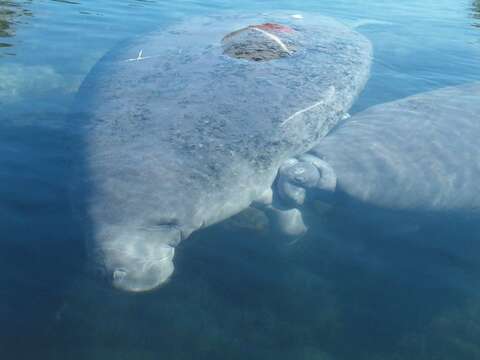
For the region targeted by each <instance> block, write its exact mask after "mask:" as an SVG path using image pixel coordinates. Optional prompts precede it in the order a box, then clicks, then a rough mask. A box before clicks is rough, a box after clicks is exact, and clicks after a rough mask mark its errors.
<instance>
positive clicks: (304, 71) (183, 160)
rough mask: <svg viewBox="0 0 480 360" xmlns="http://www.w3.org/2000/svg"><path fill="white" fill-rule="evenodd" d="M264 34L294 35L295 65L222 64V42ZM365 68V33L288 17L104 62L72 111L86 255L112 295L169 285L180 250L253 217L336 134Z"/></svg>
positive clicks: (198, 21) (214, 22)
mask: <svg viewBox="0 0 480 360" xmlns="http://www.w3.org/2000/svg"><path fill="white" fill-rule="evenodd" d="M266 22H278V23H282V24H285V25H288V26H290V27H292V28H294V29H296V30H297V32H298V37H297V38H296V41H297V44H296V45H297V47H296V51H295V53H294V54H293V55H292V56H286V57H282V58H279V59H274V60H270V61H248V60H244V59H235V58H232V57H230V56H227V55H224V54H223V53H222V51H223V48H222V39H223V37H224V36H225V35H226V34H228V33H230V32H232V31H235V30H238V29H242V28H244V27H246V26H248V25H250V24H262V23H266ZM370 62H371V45H370V43H369V41H368V40H366V39H365V38H364V37H363V36H361V35H360V34H358V33H356V32H354V31H352V30H350V29H349V28H347V27H345V26H343V25H341V24H339V23H337V22H335V21H333V20H331V19H328V18H324V17H321V16H316V15H311V14H309V15H305V17H304V19H296V18H294V17H291V16H290V15H289V14H285V13H278V14H274V15H255V16H218V17H207V18H194V19H188V20H187V21H185V22H183V23H180V24H179V25H176V26H173V27H170V28H168V29H166V30H163V31H160V32H153V33H150V34H148V35H146V36H143V37H139V38H136V39H134V40H132V41H130V42H128V43H126V44H123V45H122V46H119V47H117V48H116V49H115V50H113V51H112V52H110V53H109V54H107V55H106V56H105V57H104V58H103V59H102V60H101V61H99V63H98V64H97V65H96V66H95V67H94V69H93V70H92V71H91V73H90V74H89V75H88V77H87V79H86V80H85V81H84V83H83V85H82V87H81V89H80V92H79V96H78V101H77V107H78V109H79V111H80V112H83V113H86V115H87V116H88V121H87V128H86V129H85V134H86V135H85V136H86V149H87V154H86V167H87V168H86V172H87V178H86V179H85V181H86V185H85V186H86V187H87V188H88V193H89V195H88V199H87V214H88V217H89V218H90V220H91V222H92V226H93V231H92V234H91V236H90V237H91V239H90V240H91V241H90V242H89V246H90V251H91V252H92V253H93V254H94V255H93V256H94V260H95V261H96V262H97V263H98V265H99V266H101V267H102V268H103V269H104V270H105V272H106V273H107V274H108V276H109V278H110V279H112V281H113V284H114V286H116V287H118V288H120V289H124V290H127V291H145V290H150V289H153V288H155V287H157V286H159V285H161V284H162V283H164V282H165V281H166V280H167V279H168V278H169V277H170V275H171V274H172V272H173V269H174V266H173V262H172V260H173V254H174V248H175V246H176V245H177V244H178V243H179V242H180V241H182V240H183V239H185V238H186V237H188V236H189V235H190V234H191V233H192V232H193V231H195V230H197V229H200V228H202V227H205V226H208V225H210V224H213V223H216V222H219V221H221V220H223V219H225V218H227V217H229V216H232V215H233V214H236V213H238V212H239V211H241V210H243V209H245V208H246V207H248V206H249V205H250V204H251V203H252V201H254V200H255V199H257V198H259V197H260V196H261V195H262V194H263V193H264V192H265V190H266V189H269V188H270V186H271V184H272V182H273V180H274V178H275V175H276V172H277V170H278V167H279V165H280V164H281V163H282V162H283V161H284V160H286V159H287V158H289V157H291V156H294V155H296V154H299V153H302V152H304V151H306V150H308V149H309V148H310V147H311V146H313V144H314V143H315V142H316V141H317V140H318V139H319V138H320V137H322V136H324V135H325V134H326V133H327V132H328V131H329V130H330V129H331V128H332V127H333V126H334V125H335V124H336V123H337V121H338V120H339V119H340V118H341V116H342V115H343V113H344V112H345V111H346V110H348V108H349V107H350V106H351V104H352V102H353V101H354V99H355V97H356V96H357V94H358V93H359V92H360V91H361V89H362V88H363V86H364V84H365V82H366V80H367V78H368V75H369V67H370Z"/></svg>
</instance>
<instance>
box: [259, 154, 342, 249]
mask: <svg viewBox="0 0 480 360" xmlns="http://www.w3.org/2000/svg"><path fill="white" fill-rule="evenodd" d="M336 185H337V176H336V174H335V172H334V171H333V169H332V167H331V166H330V165H329V164H328V163H327V162H326V161H325V160H323V159H321V158H319V157H318V156H315V155H313V154H310V153H306V154H303V155H301V156H299V157H297V158H292V159H288V160H287V161H285V162H284V163H283V164H282V166H281V167H280V169H279V171H278V175H277V178H276V180H275V182H274V185H273V186H272V189H270V190H269V191H267V192H266V193H265V195H264V196H262V199H260V200H259V201H258V202H257V203H256V204H255V205H256V206H257V207H259V208H261V209H262V210H263V211H264V212H265V213H266V215H267V216H268V218H269V220H270V224H271V225H272V226H273V228H274V229H275V230H276V231H277V232H279V233H280V234H282V235H285V236H287V237H288V238H294V240H296V239H298V238H300V237H301V236H303V235H305V233H306V232H307V230H308V227H307V225H305V222H304V212H305V211H306V209H307V208H313V206H312V205H313V204H314V203H315V202H321V203H323V204H331V203H332V202H333V198H334V193H335V188H336Z"/></svg>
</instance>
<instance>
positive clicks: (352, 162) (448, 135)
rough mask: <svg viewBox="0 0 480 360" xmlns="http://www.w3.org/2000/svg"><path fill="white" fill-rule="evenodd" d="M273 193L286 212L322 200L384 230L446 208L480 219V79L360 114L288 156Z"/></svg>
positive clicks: (451, 214)
mask: <svg viewBox="0 0 480 360" xmlns="http://www.w3.org/2000/svg"><path fill="white" fill-rule="evenodd" d="M274 192H275V193H276V194H277V196H276V199H277V206H278V204H280V206H279V207H280V208H282V210H283V211H287V210H288V211H291V210H292V209H296V210H299V211H300V210H302V209H305V210H307V209H308V208H309V205H311V204H312V203H313V202H315V201H321V202H324V203H327V204H330V205H331V206H335V207H337V208H340V209H343V210H344V211H343V214H349V216H353V217H356V218H358V219H360V220H361V221H363V222H368V223H369V224H372V225H374V226H376V228H377V229H380V227H381V226H382V225H383V226H385V225H386V226H390V227H391V226H392V225H395V226H398V225H399V224H400V223H401V222H402V221H406V220H407V221H410V220H412V221H414V222H417V224H416V225H421V224H422V222H423V221H429V220H431V219H432V218H433V219H437V220H438V219H440V218H441V217H440V218H439V216H442V215H443V216H448V217H449V218H452V217H453V218H458V219H465V218H470V219H478V218H479V217H480V83H473V84H468V85H462V86H458V87H448V88H444V89H440V90H436V91H432V92H428V93H424V94H419V95H415V96H411V97H408V98H406V99H402V100H397V101H394V102H390V103H386V104H381V105H377V106H374V107H372V108H370V109H367V110H365V111H363V112H361V113H359V114H356V115H354V116H353V117H351V118H350V119H349V120H347V121H345V122H344V123H342V124H341V125H339V126H338V127H337V128H336V129H334V130H333V131H332V133H330V134H329V135H328V136H326V137H325V138H324V139H322V140H321V141H320V142H319V144H318V145H316V146H315V147H314V148H313V149H311V150H310V151H308V152H306V153H305V154H303V155H301V156H298V157H296V158H293V159H289V160H287V161H286V162H285V163H284V164H283V165H282V166H281V168H280V171H279V175H278V178H277V180H276V183H275V185H274ZM444 219H445V218H444ZM302 221H303V220H302V218H301V217H300V218H298V219H297V223H296V228H295V229H298V228H301V226H302V225H303V222H302ZM345 222H348V219H345ZM409 225H413V223H411V224H409Z"/></svg>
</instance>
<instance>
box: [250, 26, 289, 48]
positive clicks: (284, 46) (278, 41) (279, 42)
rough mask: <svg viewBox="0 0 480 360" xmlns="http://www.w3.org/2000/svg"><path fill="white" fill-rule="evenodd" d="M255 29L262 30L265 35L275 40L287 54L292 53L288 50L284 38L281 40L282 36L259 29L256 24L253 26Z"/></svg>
mask: <svg viewBox="0 0 480 360" xmlns="http://www.w3.org/2000/svg"><path fill="white" fill-rule="evenodd" d="M252 29H253V30H255V31H259V32H261V33H262V34H263V35H265V36H267V37H269V38H270V39H272V40H273V41H275V42H276V43H277V44H278V45H279V46H280V47H281V48H282V50H283V51H285V52H286V53H287V54H291V52H290V50H288V48H287V46H286V45H285V44H284V43H283V41H282V40H280V38H279V37H278V36H276V35H273V34H272V33H269V32H268V31H265V30H262V29H259V28H257V27H255V26H253V27H252Z"/></svg>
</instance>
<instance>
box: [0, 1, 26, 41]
mask: <svg viewBox="0 0 480 360" xmlns="http://www.w3.org/2000/svg"><path fill="white" fill-rule="evenodd" d="M28 3H30V1H28V2H26V3H24V4H28ZM30 16H32V12H31V11H30V10H28V9H25V8H24V6H23V5H22V3H20V2H17V1H10V0H0V38H9V37H13V36H14V35H15V25H16V24H18V23H20V22H21V21H22V19H23V18H24V17H30ZM11 46H12V44H11V43H10V42H8V41H7V40H2V39H0V48H3V47H11Z"/></svg>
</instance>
